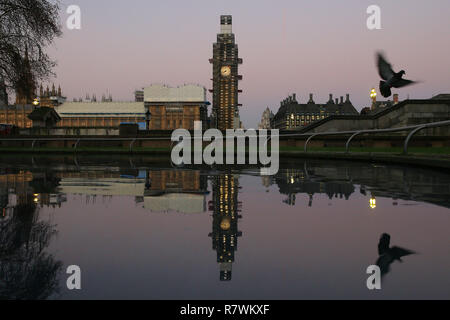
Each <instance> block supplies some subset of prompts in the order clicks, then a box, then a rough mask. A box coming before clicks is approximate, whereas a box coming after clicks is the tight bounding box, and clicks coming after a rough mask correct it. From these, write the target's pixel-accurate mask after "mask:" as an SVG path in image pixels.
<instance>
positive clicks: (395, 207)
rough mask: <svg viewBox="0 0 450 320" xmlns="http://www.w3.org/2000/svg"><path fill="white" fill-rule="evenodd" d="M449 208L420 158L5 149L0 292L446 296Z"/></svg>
mask: <svg viewBox="0 0 450 320" xmlns="http://www.w3.org/2000/svg"><path fill="white" fill-rule="evenodd" d="M449 208H450V173H448V172H443V171H437V170H431V169H425V168H418V167H407V166H399V165H385V164H379V163H377V164H376V163H365V162H350V161H329V160H327V161H325V160H302V159H292V160H284V161H282V162H281V163H280V170H279V172H278V174H276V175H274V176H263V177H262V176H260V175H259V170H258V168H251V167H241V168H239V167H234V168H231V167H223V168H210V167H206V166H205V167H192V168H189V167H181V168H174V167H172V166H171V165H170V164H169V163H167V161H165V160H164V159H159V158H152V157H147V156H142V157H139V156H134V157H127V156H117V157H111V156H109V157H89V156H79V157H72V156H70V157H69V156H58V155H55V156H36V157H32V156H27V155H9V156H5V155H3V156H1V157H0V216H1V217H0V229H1V232H0V298H1V299H17V298H18V299H189V300H192V299H233V300H236V299H254V300H259V299H289V300H291V299H450V290H449V288H450V271H449V270H450V254H449V245H450V210H449ZM371 265H377V266H379V268H380V270H381V274H382V278H381V285H382V287H381V290H369V289H368V287H367V279H368V278H369V277H370V274H368V273H367V268H368V267H369V266H371ZM69 266H77V267H79V270H80V272H81V273H80V274H79V275H80V284H81V289H80V290H76V289H75V290H69V288H68V286H67V283H68V279H69V277H71V273H67V270H68V267H69Z"/></svg>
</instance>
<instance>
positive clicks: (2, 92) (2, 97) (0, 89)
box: [0, 78, 8, 106]
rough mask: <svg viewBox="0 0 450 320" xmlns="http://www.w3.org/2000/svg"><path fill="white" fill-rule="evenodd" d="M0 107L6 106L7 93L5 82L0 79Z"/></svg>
mask: <svg viewBox="0 0 450 320" xmlns="http://www.w3.org/2000/svg"><path fill="white" fill-rule="evenodd" d="M1 105H6V106H7V105H8V92H7V91H6V84H5V81H4V80H3V79H1V78H0V106H1Z"/></svg>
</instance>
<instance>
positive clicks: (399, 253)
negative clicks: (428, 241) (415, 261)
mask: <svg viewBox="0 0 450 320" xmlns="http://www.w3.org/2000/svg"><path fill="white" fill-rule="evenodd" d="M390 251H391V253H392V254H393V256H394V257H395V258H396V259H399V258H401V257H404V256H409V255H411V254H415V252H414V251H411V250H408V249H404V248H400V247H392V248H391V250H390Z"/></svg>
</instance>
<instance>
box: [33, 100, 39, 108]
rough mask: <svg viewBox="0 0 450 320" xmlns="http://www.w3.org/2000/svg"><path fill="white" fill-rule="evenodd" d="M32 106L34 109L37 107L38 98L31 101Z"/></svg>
mask: <svg viewBox="0 0 450 320" xmlns="http://www.w3.org/2000/svg"><path fill="white" fill-rule="evenodd" d="M33 106H35V107H37V106H39V99H38V98H35V99H34V100H33Z"/></svg>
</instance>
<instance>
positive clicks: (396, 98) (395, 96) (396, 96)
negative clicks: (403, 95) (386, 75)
mask: <svg viewBox="0 0 450 320" xmlns="http://www.w3.org/2000/svg"><path fill="white" fill-rule="evenodd" d="M397 103H398V93H396V94H394V104H397Z"/></svg>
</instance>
